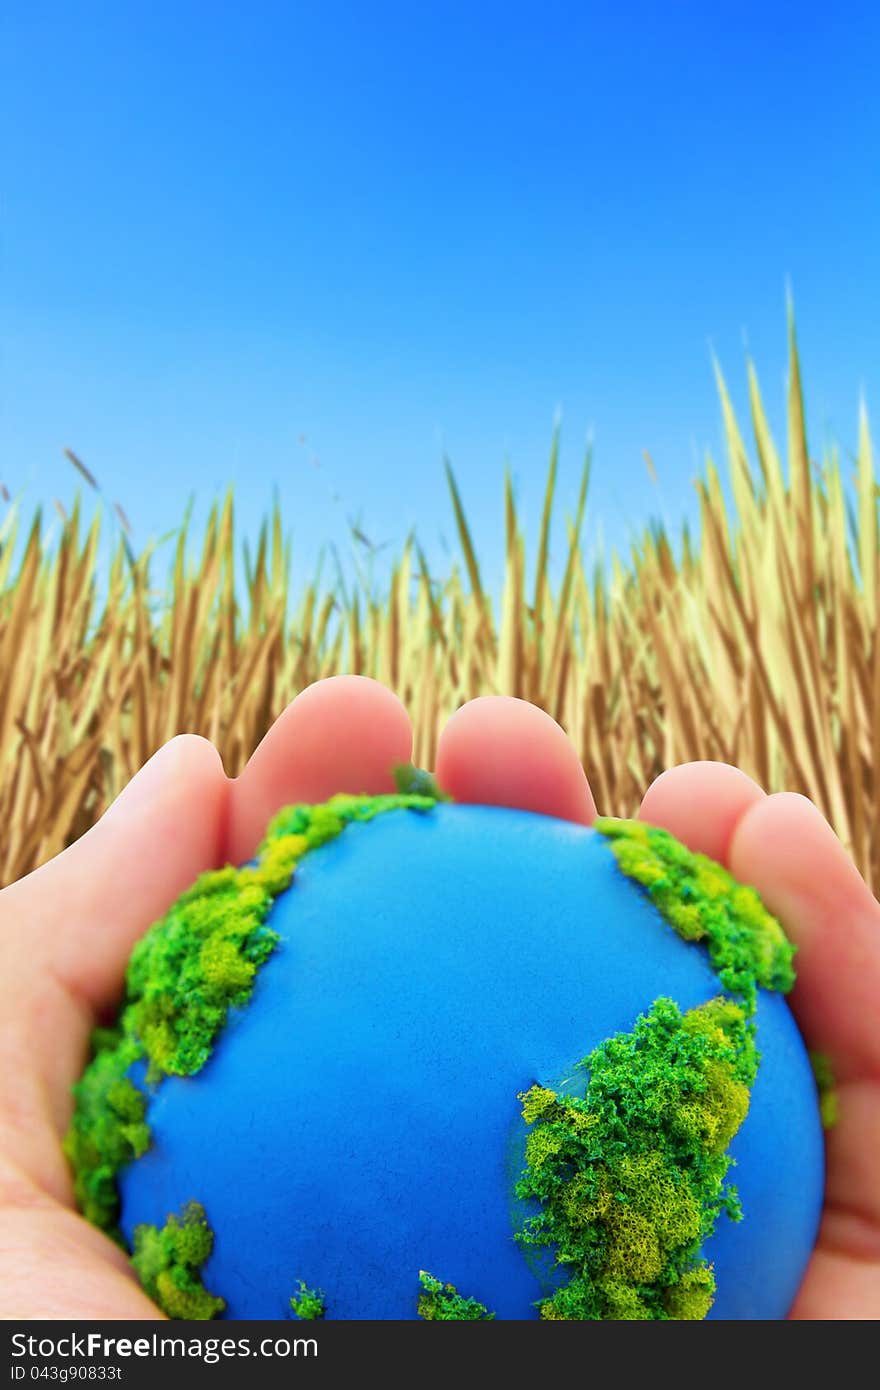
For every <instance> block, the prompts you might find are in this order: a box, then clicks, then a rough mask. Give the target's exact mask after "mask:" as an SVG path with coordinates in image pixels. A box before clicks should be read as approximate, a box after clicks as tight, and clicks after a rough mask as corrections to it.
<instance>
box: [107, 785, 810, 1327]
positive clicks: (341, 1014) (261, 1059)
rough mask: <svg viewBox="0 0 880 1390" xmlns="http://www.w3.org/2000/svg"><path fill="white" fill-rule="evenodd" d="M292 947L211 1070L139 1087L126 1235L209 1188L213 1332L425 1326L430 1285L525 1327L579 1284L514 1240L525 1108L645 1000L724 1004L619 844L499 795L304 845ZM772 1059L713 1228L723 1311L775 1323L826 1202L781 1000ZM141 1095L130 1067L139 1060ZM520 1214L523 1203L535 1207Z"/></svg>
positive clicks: (763, 1046) (292, 912)
mask: <svg viewBox="0 0 880 1390" xmlns="http://www.w3.org/2000/svg"><path fill="white" fill-rule="evenodd" d="M268 925H269V926H271V927H272V928H273V929H274V931H276V932H277V933H278V934H279V937H280V940H279V942H278V944H277V946H276V948H275V950H274V951H273V953H272V954H271V955H270V956H269V957H268V959H267V960H266V961H265V963H264V964H263V965H262V966H261V968H260V969H259V971H258V973H257V976H256V981H255V986H254V989H253V994H252V996H251V998H250V1000H249V1002H248V1003H247V1005H246V1006H244V1007H242V1008H240V1009H237V1010H233V1011H232V1012H231V1014H230V1017H229V1020H228V1022H227V1024H226V1026H225V1028H224V1029H223V1031H222V1032H221V1033H220V1034H219V1037H218V1039H217V1042H216V1045H215V1047H214V1049H213V1052H212V1054H211V1056H210V1058H209V1059H208V1061H207V1063H206V1064H205V1065H204V1067H203V1068H202V1069H201V1070H200V1071H198V1072H197V1073H196V1074H195V1075H193V1076H189V1077H175V1076H172V1077H167V1078H165V1079H164V1080H163V1082H162V1084H161V1085H160V1086H159V1087H158V1088H156V1089H155V1091H154V1092H149V1091H148V1094H149V1095H150V1099H149V1103H148V1110H147V1120H148V1123H149V1126H150V1130H151V1134H152V1144H151V1147H150V1149H149V1150H148V1151H147V1152H146V1153H145V1154H144V1155H143V1156H142V1157H141V1158H139V1159H138V1160H137V1161H136V1162H133V1163H131V1164H130V1165H129V1166H128V1167H126V1168H125V1169H124V1170H123V1172H122V1173H121V1175H120V1182H119V1189H120V1194H121V1213H122V1215H121V1222H120V1225H121V1230H122V1232H123V1234H124V1236H125V1238H126V1239H127V1241H128V1242H129V1243H131V1242H132V1241H133V1239H134V1233H135V1229H136V1228H137V1227H138V1226H139V1225H140V1224H141V1223H150V1224H152V1225H154V1226H156V1227H162V1226H163V1225H164V1223H165V1222H166V1221H167V1219H168V1216H169V1214H170V1213H175V1212H180V1211H181V1210H182V1209H184V1208H185V1207H186V1205H187V1203H190V1202H192V1201H197V1202H198V1203H200V1204H201V1205H202V1207H203V1208H204V1211H205V1213H206V1214H207V1219H208V1222H209V1224H210V1227H211V1229H212V1231H213V1233H214V1243H213V1248H212V1250H211V1253H210V1256H209V1258H208V1259H207V1261H206V1263H205V1264H204V1266H203V1268H202V1271H201V1274H202V1278H203V1280H204V1284H205V1287H206V1288H207V1289H208V1290H210V1291H212V1292H215V1293H217V1294H219V1295H221V1296H222V1298H223V1299H225V1301H226V1308H225V1312H224V1313H223V1316H225V1317H227V1318H233V1319H238V1318H272V1319H275V1318H283V1317H289V1316H291V1312H290V1307H291V1305H290V1299H291V1295H292V1294H294V1293H295V1292H296V1291H297V1289H298V1288H299V1287H300V1285H301V1283H302V1284H303V1285H305V1286H307V1287H308V1288H309V1289H319V1290H321V1291H322V1292H323V1294H324V1296H325V1305H326V1316H327V1317H328V1318H346V1319H402V1318H403V1319H407V1318H415V1317H417V1316H418V1312H417V1295H418V1292H419V1272H420V1271H429V1272H430V1273H431V1274H433V1275H435V1276H437V1277H438V1278H439V1279H441V1280H442V1281H444V1282H447V1281H448V1283H450V1284H452V1285H454V1286H455V1287H456V1288H457V1289H458V1290H459V1291H460V1293H461V1294H463V1295H467V1296H469V1297H472V1298H475V1299H478V1300H479V1301H480V1303H482V1304H483V1305H484V1306H485V1307H486V1308H487V1309H491V1310H492V1312H493V1313H494V1315H495V1316H496V1317H497V1318H499V1319H508V1318H515V1319H524V1318H535V1317H538V1316H539V1313H538V1310H537V1305H538V1303H539V1302H540V1301H541V1299H542V1298H545V1297H547V1296H548V1294H549V1293H551V1292H552V1291H553V1289H554V1288H555V1287H558V1285H559V1282H560V1280H564V1279H565V1278H566V1277H567V1275H566V1273H565V1271H564V1270H563V1269H562V1268H561V1267H560V1266H558V1265H555V1264H554V1262H553V1259H552V1257H549V1258H547V1259H545V1260H543V1261H538V1260H536V1259H534V1258H531V1259H528V1258H526V1254H525V1253H524V1250H523V1248H522V1245H521V1244H520V1243H518V1242H517V1241H516V1240H515V1239H514V1232H515V1230H516V1229H517V1223H518V1221H520V1219H521V1217H522V1214H523V1213H522V1209H523V1203H522V1201H520V1200H519V1199H517V1198H516V1197H515V1195H514V1186H515V1183H516V1180H517V1177H518V1176H519V1174H520V1173H521V1171H522V1167H523V1158H524V1153H525V1136H526V1124H525V1121H524V1120H523V1118H522V1113H521V1105H520V1102H519V1101H518V1099H517V1097H518V1096H519V1095H521V1094H522V1093H523V1092H525V1091H527V1090H528V1088H529V1087H530V1086H532V1085H533V1084H535V1083H538V1084H540V1085H542V1086H548V1087H554V1088H562V1089H563V1090H564V1088H565V1087H566V1086H572V1085H575V1084H576V1082H575V1081H574V1080H573V1078H574V1077H575V1071H576V1064H577V1063H578V1062H579V1060H580V1059H582V1058H584V1057H585V1056H586V1055H587V1054H589V1053H590V1052H591V1051H592V1050H593V1049H594V1048H596V1047H597V1046H598V1045H599V1044H600V1043H602V1042H603V1040H605V1039H607V1038H609V1037H611V1036H612V1035H614V1034H616V1033H621V1032H623V1033H629V1032H630V1031H631V1030H632V1028H633V1025H634V1023H635V1021H636V1019H637V1018H638V1017H639V1016H640V1015H643V1014H645V1012H646V1011H647V1010H648V1009H649V1008H650V1007H651V1005H652V1004H653V1002H654V1001H655V1000H656V999H657V998H658V997H659V996H668V997H670V998H672V999H673V1000H675V1002H676V1003H677V1004H678V1005H679V1007H680V1008H681V1009H682V1010H686V1009H692V1008H694V1007H696V1006H698V1005H700V1004H703V1003H705V1002H706V1001H708V1000H710V999H712V998H714V997H716V996H718V994H719V993H720V992H721V987H720V985H719V978H718V975H717V974H716V972H715V970H714V969H713V968H712V966H711V965H710V963H709V958H708V955H707V952H706V950H705V948H704V946H703V945H702V944H699V943H698V944H694V943H688V942H686V941H684V940H682V939H681V937H680V936H679V935H677V934H676V932H675V931H673V930H672V928H671V927H670V926H669V924H668V923H667V922H666V921H665V919H664V918H663V917H662V916H661V914H660V912H659V911H658V909H657V908H656V907H655V906H654V903H653V902H652V900H651V898H650V897H649V896H648V894H647V893H646V892H645V891H644V889H642V888H641V887H640V885H638V884H637V883H635V882H634V881H633V880H632V879H631V878H629V877H627V876H626V875H625V874H624V873H623V872H622V871H621V869H620V867H619V865H618V863H617V861H616V859H615V856H614V853H613V851H612V848H611V845H610V843H609V841H608V839H607V837H606V836H603V835H602V834H600V833H598V832H597V831H595V830H593V829H586V828H584V827H581V826H577V825H573V824H570V823H568V822H565V821H560V820H556V819H553V818H550V817H545V816H539V815H534V814H530V813H528V812H525V811H515V810H509V809H506V808H500V807H487V806H464V805H451V804H443V803H441V804H439V805H437V806H436V807H435V808H434V809H433V811H432V812H431V813H430V814H428V815H423V814H416V813H413V812H411V811H408V810H395V811H389V812H387V813H385V814H382V815H380V816H377V817H376V818H375V819H373V820H370V821H368V822H364V823H357V822H355V823H352V824H351V825H349V826H347V828H346V829H345V831H344V833H342V834H340V835H339V836H338V837H337V838H335V839H333V840H332V841H330V842H328V843H326V844H324V845H322V846H321V847H320V848H318V849H315V850H313V851H312V852H310V853H309V854H307V855H306V856H305V857H304V859H303V860H302V863H301V864H300V865H299V866H298V868H297V870H296V875H295V878H294V881H293V883H292V884H291V886H290V887H289V888H288V889H286V890H285V891H283V892H282V893H281V894H280V895H279V896H278V897H277V898H276V900H275V902H274V905H273V906H272V909H271V914H270V917H269V919H268ZM755 1021H756V1025H757V1044H758V1048H759V1051H760V1054H761V1062H760V1066H759V1069H758V1074H757V1079H756V1081H755V1084H754V1087H753V1090H752V1095H751V1103H750V1106H749V1110H748V1114H747V1116H746V1118H745V1121H744V1122H743V1123H742V1125H741V1127H740V1129H739V1131H738V1132H737V1134H736V1135H735V1137H734V1139H733V1141H732V1144H731V1146H730V1152H731V1154H732V1156H733V1159H734V1160H735V1164H736V1167H735V1170H734V1171H733V1172H732V1174H731V1175H730V1176H731V1177H732V1179H733V1181H735V1183H736V1186H737V1189H738V1192H739V1198H740V1201H741V1205H742V1211H743V1219H742V1220H741V1221H734V1220H731V1219H730V1218H729V1217H728V1215H727V1214H726V1213H724V1212H722V1214H721V1215H720V1216H719V1218H718V1221H717V1225H716V1229H715V1232H714V1234H713V1235H712V1237H711V1239H709V1240H708V1241H707V1242H706V1245H705V1248H704V1250H703V1252H702V1253H703V1254H704V1256H705V1258H706V1259H708V1260H710V1261H711V1262H712V1264H713V1266H714V1273H715V1280H716V1295H715V1301H714V1304H713V1306H712V1308H711V1311H710V1313H709V1317H710V1318H723V1319H729V1318H741V1319H754V1318H782V1317H784V1316H785V1315H786V1314H787V1312H788V1310H789V1308H790V1306H791V1304H792V1301H793V1299H794V1296H795V1294H796V1291H797V1289H798V1285H799V1283H800V1280H801V1278H802V1275H803V1273H804V1269H805V1266H806V1263H807V1260H808V1258H809V1256H810V1253H811V1250H812V1247H813V1244H814V1241H815V1236H816V1230H817V1225H818V1219H819V1213H820V1209H821V1204H822V1195H823V1180H824V1166H823V1139H822V1132H821V1125H820V1120H819V1112H818V1105H817V1096H816V1086H815V1082H814V1079H813V1075H812V1070H811V1066H810V1063H809V1059H808V1056H807V1053H806V1051H805V1048H804V1045H803V1042H802V1040H801V1038H800V1035H799V1033H798V1030H797V1028H796V1026H795V1023H794V1021H793V1018H792V1016H791V1014H790V1012H789V1009H788V1007H787V1005H786V1003H785V1001H784V999H783V998H782V997H781V996H780V995H778V994H771V993H767V992H764V991H761V992H760V993H759V998H758V1004H757V1011H756V1015H755ZM131 1074H132V1076H133V1077H134V1078H135V1079H136V1080H137V1081H138V1082H139V1083H140V1082H141V1081H142V1079H143V1075H144V1067H143V1063H138V1064H136V1066H135V1067H134V1068H133V1069H132V1073H131ZM527 1205H528V1204H527Z"/></svg>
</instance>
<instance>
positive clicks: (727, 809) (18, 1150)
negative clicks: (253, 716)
mask: <svg viewBox="0 0 880 1390" xmlns="http://www.w3.org/2000/svg"><path fill="white" fill-rule="evenodd" d="M411 753H412V729H411V725H410V722H409V718H408V716H407V713H406V711H405V710H404V708H403V706H402V705H401V704H400V702H399V701H398V700H397V698H396V697H395V696H394V695H393V694H392V693H391V692H390V691H388V690H386V689H385V688H384V687H383V686H381V685H379V684H378V683H377V682H375V681H372V680H368V679H367V678H365V677H360V676H336V677H333V678H331V679H329V680H325V681H320V682H318V683H317V684H316V685H313V686H310V687H309V688H308V689H307V690H304V691H303V692H302V694H300V695H299V696H298V697H297V698H296V699H295V700H294V701H293V703H292V704H291V705H289V706H288V708H287V709H286V710H285V711H284V713H283V714H282V715H281V716H280V718H279V719H278V720H277V721H276V723H275V724H274V725H273V727H272V728H271V729H270V730H269V732H268V734H267V735H266V737H265V738H264V739H263V742H262V743H261V744H260V746H259V747H258V748H257V750H256V752H255V753H254V754H253V756H252V758H251V759H250V762H249V763H248V765H247V767H246V768H245V770H244V772H243V773H242V774H241V776H240V777H238V778H237V779H235V780H231V779H229V778H227V777H226V775H225V773H224V771H223V768H222V765H221V762H220V758H219V756H218V754H217V752H216V750H215V749H214V748H213V746H212V745H211V744H210V743H208V742H207V741H206V740H205V739H202V738H198V737H196V736H195V735H181V736H180V737H178V738H175V739H172V741H171V742H170V743H168V744H166V745H165V747H164V748H162V749H160V750H159V752H158V753H156V754H155V756H154V757H153V758H151V760H150V761H149V763H147V764H146V766H145V767H144V768H142V769H141V771H140V772H139V773H138V775H137V776H136V777H135V778H134V779H133V780H132V781H131V782H130V783H129V785H128V787H127V788H126V789H125V791H124V792H123V793H122V794H121V796H119V797H118V799H117V800H116V801H115V802H114V804H113V805H112V806H111V807H110V809H109V811H108V812H107V813H106V814H105V815H104V817H103V818H102V819H101V821H100V822H99V823H98V824H97V825H96V826H94V827H93V829H92V830H90V831H89V832H88V834H86V835H84V836H83V837H82V839H80V840H78V841H77V842H76V844H74V845H71V846H70V848H69V849H67V850H65V851H64V853H63V854H60V855H59V856H58V857H57V858H56V859H53V860H52V861H51V863H49V864H46V865H44V866H43V867H42V868H40V869H37V870H36V872H34V873H32V874H30V875H28V877H27V878H24V879H21V880H20V881H19V882H17V883H14V884H12V885H11V886H10V887H8V888H6V889H4V890H3V891H2V892H0V1317H4V1318H22V1319H26V1318H40V1319H46V1318H60V1319H90V1318H91V1319H104V1318H126V1319H128V1318H154V1317H159V1316H160V1314H159V1313H158V1310H157V1309H156V1308H155V1306H154V1305H153V1304H152V1303H151V1302H150V1300H149V1299H148V1298H147V1297H146V1295H145V1294H144V1293H143V1292H142V1291H141V1289H140V1288H139V1286H138V1284H137V1281H136V1280H135V1278H134V1276H133V1274H132V1272H131V1270H130V1267H129V1265H128V1261H127V1260H126V1258H125V1256H124V1254H123V1253H122V1251H121V1250H119V1248H118V1247H117V1246H115V1245H114V1244H113V1243H112V1242H111V1241H110V1240H109V1239H108V1238H107V1237H106V1236H104V1235H102V1234H101V1233H100V1232H99V1231H97V1230H96V1229H95V1228H94V1227H92V1226H90V1225H89V1224H88V1223H87V1222H86V1221H84V1220H83V1218H82V1217H80V1216H79V1215H78V1214H77V1213H76V1211H75V1210H74V1207H73V1198H72V1188H71V1180H70V1175H69V1173H68V1169H67V1165H66V1162H65V1159H64V1156H63V1154H62V1151H61V1138H62V1136H63V1134H64V1132H65V1131H66V1129H67V1126H68V1122H69V1119H70V1114H71V1086H72V1084H73V1082H74V1081H75V1080H76V1078H77V1077H78V1076H79V1074H80V1072H81V1071H82V1068H83V1065H84V1063H85V1060H86V1055H87V1048H88V1038H89V1033H90V1031H91V1029H92V1028H93V1027H94V1026H95V1024H96V1022H98V1021H100V1020H102V1019H104V1018H106V1017H107V1016H108V1014H110V1013H112V1011H113V1009H114V1007H115V1005H116V1004H117V1003H118V1001H119V997H120V994H121V990H122V981H123V976H124V972H125V967H126V963H127V961H128V957H129V953H130V951H131V947H132V945H133V943H134V942H135V941H136V940H137V939H138V937H140V936H141V935H142V934H143V932H144V931H145V930H146V929H147V927H149V926H150V924H151V923H152V922H153V921H155V920H156V919H157V918H158V917H160V916H162V915H163V914H164V912H165V911H166V910H167V908H168V907H169V906H170V905H171V903H172V902H173V901H174V899H175V898H176V897H177V896H178V895H179V894H180V893H181V892H182V891H183V890H184V889H185V888H187V887H188V886H189V885H190V884H191V883H192V881H193V880H194V879H195V878H196V877H197V876H198V875H199V874H200V873H202V872H203V871H205V870H207V869H212V868H217V867H219V866H220V865H222V864H224V863H227V862H231V863H241V862H243V861H244V860H246V859H247V858H249V856H250V855H251V854H252V853H253V851H254V849H255V848H256V846H257V844H258V842H259V841H260V839H261V838H262V834H263V831H264V829H265V826H266V823H267V821H268V819H269V817H270V816H271V815H272V814H273V812H274V811H276V810H277V809H278V808H279V807H280V806H283V805H285V804H288V803H291V802H296V801H305V802H309V801H322V800H324V799H326V798H327V797H328V796H331V795H332V794H333V793H334V792H339V791H348V792H355V793H358V792H362V793H378V792H384V791H392V790H394V783H393V777H392V772H391V769H392V768H393V767H394V766H395V765H396V764H398V763H405V762H409V760H410V758H411ZM436 772H437V779H438V781H439V783H440V785H441V787H442V788H443V789H444V791H446V792H448V793H449V794H450V795H451V796H452V797H453V798H454V799H455V800H457V801H466V802H482V803H487V804H497V805H505V806H517V807H522V808H524V809H527V810H533V811H539V812H542V813H544V814H546V815H552V816H559V817H563V818H565V819H568V820H573V821H577V822H580V823H581V824H584V825H589V824H590V823H591V821H592V820H593V818H594V817H595V815H596V807H595V803H594V801H593V797H592V793H591V791H590V788H589V785H588V783H587V780H586V777H585V776H584V773H583V770H582V768H581V765H580V762H579V760H578V757H577V754H576V752H575V750H574V748H573V746H572V745H571V743H570V742H569V740H568V739H567V737H566V736H565V734H564V733H563V731H562V730H561V729H560V728H559V726H558V725H557V724H556V723H554V721H553V720H552V719H550V718H549V716H548V715H546V714H544V713H543V712H542V711H541V710H539V709H537V708H536V707H535V706H533V705H529V704H526V703H525V702H524V701H521V700H514V699H508V698H505V697H484V698H482V699H478V700H473V701H471V702H470V703H469V704H467V705H464V706H463V707H462V708H461V709H460V710H458V711H457V712H456V713H455V714H454V715H453V716H452V718H451V719H450V720H449V722H448V723H447V725H446V728H445V729H444V731H443V734H442V735H441V739H440V744H439V749H438V756H437V769H436ZM639 814H640V816H641V817H642V818H643V819H644V820H646V821H648V822H650V823H651V824H653V825H660V826H664V827H665V828H666V829H668V830H670V831H671V832H672V833H673V834H674V835H676V836H677V837H678V838H679V839H680V840H682V841H683V843H684V844H686V845H687V846H688V847H689V848H690V849H692V850H699V851H702V852H703V853H704V854H708V855H710V856H711V857H712V858H714V859H717V860H719V861H720V862H721V863H723V864H725V865H726V866H727V867H728V868H729V869H730V871H731V873H732V874H734V876H735V877H736V878H738V879H740V880H741V881H743V882H745V883H750V884H752V885H753V886H754V887H755V888H756V889H757V890H758V892H759V893H760V895H761V897H762V898H763V900H764V902H765V903H766V905H767V907H768V908H769V909H770V911H771V912H773V913H774V914H775V915H776V916H777V917H778V918H779V919H780V921H781V922H782V923H783V925H784V927H785V928H786V930H787V932H788V934H789V936H790V937H791V938H792V939H793V940H794V941H795V942H796V944H797V946H798V947H799V951H798V956H797V961H796V964H797V968H798V982H797V985H796V987H795V990H794V993H793V994H792V996H791V1004H792V1008H793V1010H794V1012H795V1014H796V1016H797V1019H798V1022H799V1025H800V1028H801V1031H802V1033H803V1035H804V1037H805V1038H806V1040H807V1042H808V1045H809V1046H810V1047H811V1048H814V1049H815V1050H817V1051H821V1052H823V1053H825V1054H826V1055H827V1056H828V1057H829V1058H830V1061H831V1065H832V1069H833V1072H834V1076H835V1079H836V1082H837V1087H838V1121H837V1124H836V1125H835V1127H834V1128H833V1129H831V1130H830V1131H829V1132H828V1134H827V1136H826V1139H827V1185H826V1201H825V1209H824V1212H823V1218H822V1224H821V1228H820V1233H819V1240H818V1244H817V1247H816V1251H815V1253H814V1256H813V1259H812V1261H811V1263H810V1266H809V1268H808V1270H807V1274H806V1276H805V1279H804V1282H803V1285H802V1287H801V1290H800V1293H799V1294H798V1297H797V1300H796V1303H795V1306H794V1308H793V1310H792V1316H794V1317H802V1318H803V1317H805V1318H876V1317H880V1028H878V1026H877V1022H878V1019H880V903H878V902H877V900H876V899H875V898H874V897H873V895H872V894H871V893H870V892H869V890H868V888H867V886H866V885H865V883H864V881H863V880H862V878H861V877H860V875H859V874H858V872H857V870H856V868H855V866H854V864H853V863H852V861H851V860H850V859H849V857H848V856H847V854H846V852H845V851H844V849H843V847H842V845H841V844H840V842H839V841H838V839H837V838H836V836H835V835H834V833H833V831H832V830H831V828H830V826H829V825H828V823H827V822H826V821H825V819H824V818H823V817H822V815H821V814H820V813H819V811H818V810H817V809H816V807H815V806H813V804H812V803H811V802H809V801H808V800H807V799H806V798H805V797H802V796H799V795H797V794H795V793H789V792H779V793H776V794H774V795H771V796H768V795H766V794H765V793H764V792H763V791H762V790H761V788H760V787H758V786H757V785H756V784H755V783H754V782H752V781H751V779H750V778H748V777H747V776H746V775H745V774H744V773H742V772H740V771H738V770H737V769H736V768H734V767H729V766H727V765H726V764H722V763H709V762H701V763H688V764H685V765H683V766H681V767H676V768H671V769H670V770H669V771H667V772H664V773H663V774H662V775H661V776H660V777H658V778H657V780H656V781H655V782H654V784H653V785H652V786H651V787H650V789H649V790H648V792H647V794H646V795H645V798H644V800H643V802H642V805H641V809H640V812H639Z"/></svg>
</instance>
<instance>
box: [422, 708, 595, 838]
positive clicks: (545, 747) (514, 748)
mask: <svg viewBox="0 0 880 1390" xmlns="http://www.w3.org/2000/svg"><path fill="white" fill-rule="evenodd" d="M437 781H438V782H439V784H440V786H441V787H442V789H443V790H444V791H445V792H448V793H449V794H450V795H451V796H452V797H453V798H454V800H456V801H465V802H470V803H473V804H482V805H488V806H516V807H519V808H521V809H522V810H526V811H537V812H539V813H540V814H541V815H545V816H557V817H559V818H560V819H562V820H571V821H576V822H578V823H579V824H580V825H590V824H591V823H592V821H593V820H594V819H595V817H596V803H595V802H594V800H593V794H592V792H591V791H590V785H589V783H588V781H587V778H586V776H585V774H584V770H583V768H582V766H581V763H580V759H579V758H578V755H577V753H576V752H575V749H574V746H573V744H572V743H571V741H570V740H569V738H568V736H567V734H566V733H565V731H564V730H563V729H562V728H560V726H559V725H558V724H557V723H556V720H555V719H551V717H550V715H549V714H545V712H544V711H543V710H542V709H539V708H538V706H537V705H532V704H529V703H528V701H527V700H517V699H514V698H513V697H512V696H508V695H483V696H481V697H480V698H479V699H476V700H470V701H469V702H468V703H467V704H466V705H462V707H461V709H459V710H456V712H455V714H453V715H452V717H451V718H450V719H449V721H448V723H447V724H446V727H445V729H444V730H443V732H442V734H441V735H440V743H439V746H438V749H437Z"/></svg>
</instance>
